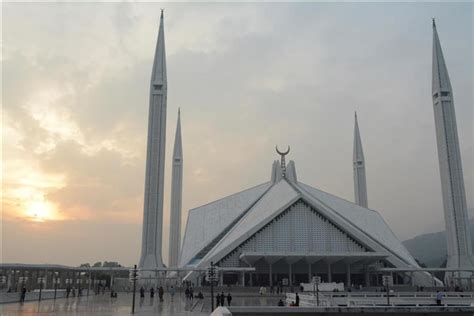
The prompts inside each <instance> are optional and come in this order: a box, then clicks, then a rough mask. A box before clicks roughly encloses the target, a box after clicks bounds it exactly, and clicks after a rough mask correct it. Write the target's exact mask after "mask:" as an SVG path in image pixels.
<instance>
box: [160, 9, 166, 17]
mask: <svg viewBox="0 0 474 316" xmlns="http://www.w3.org/2000/svg"><path fill="white" fill-rule="evenodd" d="M164 12H165V9H161V16H160V18H161V19H162V18H163V17H164Z"/></svg>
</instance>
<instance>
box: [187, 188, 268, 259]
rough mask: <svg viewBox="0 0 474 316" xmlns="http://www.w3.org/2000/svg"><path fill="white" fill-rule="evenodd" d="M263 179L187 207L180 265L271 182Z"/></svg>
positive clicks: (251, 202) (244, 208) (243, 210)
mask: <svg viewBox="0 0 474 316" xmlns="http://www.w3.org/2000/svg"><path fill="white" fill-rule="evenodd" d="M271 184H272V183H271V182H266V183H263V184H261V185H258V186H255V187H253V188H250V189H248V190H245V191H241V192H239V193H236V194H233V195H230V196H228V197H225V198H222V199H220V200H217V201H215V202H212V203H209V204H206V205H203V206H201V207H197V208H195V209H192V210H190V211H189V214H188V222H187V224H186V234H185V236H184V240H183V246H182V251H181V257H180V266H184V265H186V264H188V262H189V261H190V260H191V259H192V258H193V257H194V256H195V255H196V254H197V253H198V252H199V251H200V250H201V249H202V248H204V247H205V246H207V245H208V244H209V243H210V242H211V241H212V240H213V239H214V238H216V237H217V236H218V235H219V234H220V233H221V232H222V231H223V230H224V229H225V228H226V227H227V226H229V225H230V224H231V223H232V222H233V221H234V220H235V219H236V218H237V217H238V216H240V215H241V214H242V213H243V212H245V211H246V210H247V209H248V208H249V207H250V206H251V205H252V204H253V203H255V201H256V200H258V198H260V197H261V196H262V195H263V194H264V193H265V191H266V190H267V189H268V188H269V187H270V186H271Z"/></svg>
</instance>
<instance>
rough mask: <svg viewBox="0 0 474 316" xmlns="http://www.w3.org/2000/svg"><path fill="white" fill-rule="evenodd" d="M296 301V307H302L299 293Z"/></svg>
mask: <svg viewBox="0 0 474 316" xmlns="http://www.w3.org/2000/svg"><path fill="white" fill-rule="evenodd" d="M295 300H296V302H295V306H300V296H299V295H298V292H297V293H296V296H295Z"/></svg>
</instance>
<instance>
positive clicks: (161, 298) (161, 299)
mask: <svg viewBox="0 0 474 316" xmlns="http://www.w3.org/2000/svg"><path fill="white" fill-rule="evenodd" d="M164 293H165V290H163V287H162V286H160V288H159V289H158V296H159V297H160V302H163V294H164Z"/></svg>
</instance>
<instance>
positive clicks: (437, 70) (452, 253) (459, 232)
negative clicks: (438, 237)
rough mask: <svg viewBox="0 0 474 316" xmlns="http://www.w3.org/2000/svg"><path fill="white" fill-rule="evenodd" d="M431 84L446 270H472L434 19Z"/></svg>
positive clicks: (461, 276) (447, 90)
mask: <svg viewBox="0 0 474 316" xmlns="http://www.w3.org/2000/svg"><path fill="white" fill-rule="evenodd" d="M432 76H433V81H432V101H433V108H434V117H435V127H436V140H437V145H438V159H439V169H440V175H441V189H442V193H443V206H444V218H445V222H446V239H447V250H448V260H447V266H446V267H447V268H454V269H472V268H473V266H474V265H473V262H474V261H473V258H472V247H471V233H470V229H469V222H468V216H467V205H466V192H465V188H464V177H463V172H462V163H461V151H460V148H459V139H458V129H457V124H456V113H455V109H454V100H453V90H452V87H451V82H450V80H449V75H448V69H447V67H446V62H445V60H444V56H443V51H442V50H441V44H440V41H439V37H438V31H437V30H436V24H435V22H434V19H433V74H432ZM446 276H447V277H446V281H447V282H448V285H451V283H454V284H458V285H463V284H466V283H468V282H469V281H466V279H464V278H468V277H469V275H468V274H467V273H465V272H464V273H460V274H459V275H458V278H456V279H454V280H453V279H451V275H450V274H448V273H447V274H446Z"/></svg>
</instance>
